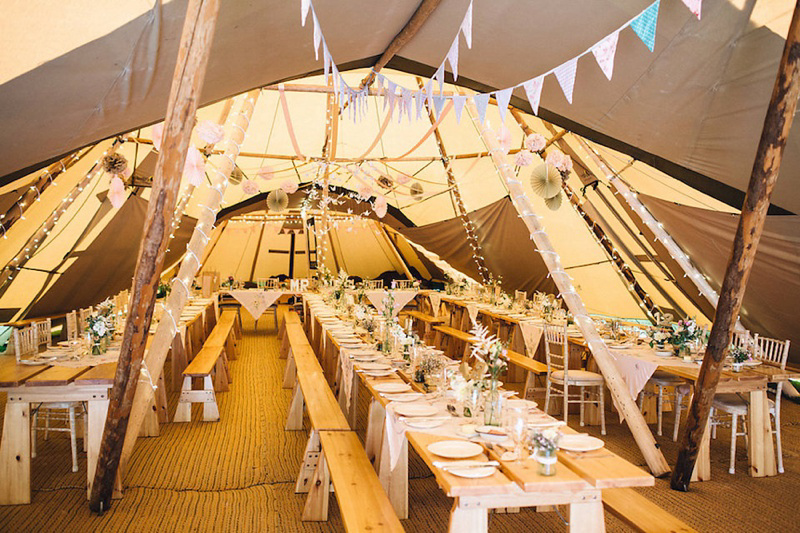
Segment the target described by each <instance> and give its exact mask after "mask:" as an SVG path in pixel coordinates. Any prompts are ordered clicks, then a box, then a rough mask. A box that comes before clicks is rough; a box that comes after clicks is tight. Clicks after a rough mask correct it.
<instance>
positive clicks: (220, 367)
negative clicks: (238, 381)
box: [214, 355, 230, 392]
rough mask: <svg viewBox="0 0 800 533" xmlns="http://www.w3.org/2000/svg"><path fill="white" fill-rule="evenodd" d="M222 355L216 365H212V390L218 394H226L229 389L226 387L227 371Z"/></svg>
mask: <svg viewBox="0 0 800 533" xmlns="http://www.w3.org/2000/svg"><path fill="white" fill-rule="evenodd" d="M224 357H225V356H224V355H223V356H221V357H219V358H218V359H217V364H215V365H214V390H215V391H220V392H227V391H228V390H229V389H230V387H229V386H228V369H227V368H226V366H227V365H226V364H225V359H224Z"/></svg>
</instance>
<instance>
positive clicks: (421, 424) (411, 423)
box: [404, 418, 444, 429]
mask: <svg viewBox="0 0 800 533" xmlns="http://www.w3.org/2000/svg"><path fill="white" fill-rule="evenodd" d="M404 422H405V424H406V425H407V426H408V427H410V428H414V429H433V428H438V427H439V426H441V425H442V424H444V420H436V419H433V418H420V419H417V420H415V419H413V418H409V419H406V420H405V421H404Z"/></svg>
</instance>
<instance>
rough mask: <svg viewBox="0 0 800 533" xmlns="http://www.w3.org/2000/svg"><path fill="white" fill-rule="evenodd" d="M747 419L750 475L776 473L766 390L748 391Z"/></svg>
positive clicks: (773, 474) (758, 475)
mask: <svg viewBox="0 0 800 533" xmlns="http://www.w3.org/2000/svg"><path fill="white" fill-rule="evenodd" d="M747 419H748V420H747V433H748V435H749V439H750V446H749V448H748V452H747V454H748V458H749V459H750V475H751V476H752V477H766V476H775V475H777V473H778V472H777V468H776V466H775V449H774V448H773V444H772V427H771V425H770V420H769V400H768V399H767V391H766V390H754V391H751V392H750V413H749V416H748V417H747Z"/></svg>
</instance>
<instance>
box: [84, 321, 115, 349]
mask: <svg viewBox="0 0 800 533" xmlns="http://www.w3.org/2000/svg"><path fill="white" fill-rule="evenodd" d="M86 324H87V325H86V331H87V332H88V333H89V338H90V339H91V343H92V355H100V354H103V353H105V352H106V350H108V344H109V342H110V339H109V337H110V335H111V328H110V327H109V319H108V317H106V316H104V315H100V314H97V315H90V316H88V317H87V318H86Z"/></svg>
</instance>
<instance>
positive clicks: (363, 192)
mask: <svg viewBox="0 0 800 533" xmlns="http://www.w3.org/2000/svg"><path fill="white" fill-rule="evenodd" d="M357 192H358V195H359V196H360V197H361V199H362V200H369V199H370V198H371V197H372V193H373V190H372V187H370V186H369V185H367V184H366V183H362V184H360V185H359V186H358V191H357Z"/></svg>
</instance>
